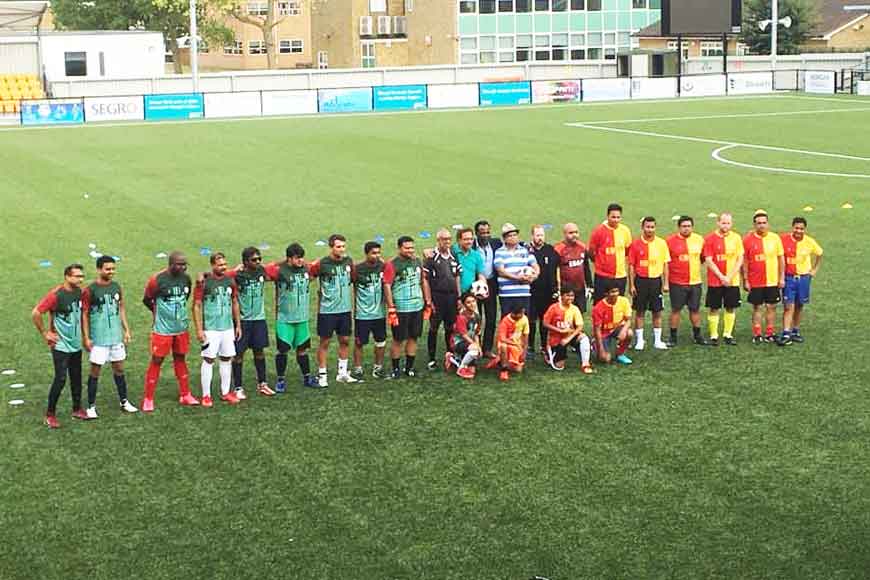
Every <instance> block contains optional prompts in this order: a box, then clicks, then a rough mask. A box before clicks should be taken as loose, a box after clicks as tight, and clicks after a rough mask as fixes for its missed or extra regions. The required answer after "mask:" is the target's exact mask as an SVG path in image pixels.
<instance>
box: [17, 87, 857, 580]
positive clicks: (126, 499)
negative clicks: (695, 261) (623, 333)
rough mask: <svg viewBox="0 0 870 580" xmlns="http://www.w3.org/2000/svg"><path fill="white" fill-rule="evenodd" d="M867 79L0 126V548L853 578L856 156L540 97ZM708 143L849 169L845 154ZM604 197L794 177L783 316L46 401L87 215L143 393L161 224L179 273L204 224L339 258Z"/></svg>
mask: <svg viewBox="0 0 870 580" xmlns="http://www.w3.org/2000/svg"><path fill="white" fill-rule="evenodd" d="M868 106H870V101H866V100H863V101H861V100H854V99H842V100H836V101H831V100H806V99H797V98H794V97H782V98H766V99H731V100H705V101H679V102H667V103H631V104H607V105H594V106H593V105H581V106H561V107H532V108H524V109H515V110H501V111H466V112H441V113H426V114H400V115H392V116H349V117H348V116H335V117H325V118H302V119H281V120H278V119H274V120H268V121H243V122H214V123H212V122H208V123H191V124H165V125H150V126H148V125H146V126H128V127H97V128H93V127H89V128H77V129H60V130H55V129H46V130H29V131H8V132H7V131H0V168H2V173H0V203H2V206H3V208H4V210H3V216H4V218H5V219H4V220H3V227H2V229H0V246H2V247H3V248H4V250H3V254H2V261H0V265H2V266H3V267H4V269H5V270H6V272H7V274H6V283H5V284H4V286H3V288H2V290H0V312H2V313H3V319H2V321H3V332H2V334H0V367H4V368H5V367H12V368H15V369H17V370H18V374H17V375H16V376H15V377H11V378H14V381H12V380H11V378H10V377H0V438H2V440H3V443H4V450H3V453H2V454H0V530H2V549H0V578H2V579H3V580H5V579H7V578H9V579H18V578H22V579H23V578H28V579H29V578H36V577H39V578H46V579H48V578H78V577H81V578H84V577H88V578H100V579H102V578H106V579H116V578H148V579H152V578H183V577H188V578H247V577H250V578H266V577H278V578H298V579H327V578H329V579H339V578H340V579H403V580H404V579H409V580H411V579H413V580H419V579H439V580H441V579H468V578H474V579H493V580H496V579H498V580H503V579H509V578H511V579H512V578H516V579H526V578H529V577H531V576H533V575H535V574H540V575H543V576H546V577H549V578H552V579H553V580H557V579H558V580H566V579H576V578H648V577H668V578H670V577H678V578H713V577H722V578H760V577H765V578H824V579H829V578H863V577H866V574H867V570H868V569H870V558H868V557H867V555H866V553H865V552H864V551H863V549H862V546H863V545H865V544H866V538H867V535H866V534H867V530H868V529H870V499H868V498H870V478H868V476H867V475H868V470H867V467H866V465H867V456H868V451H870V448H868V447H870V446H868V441H870V419H868V416H870V413H868V411H870V404H868V398H867V388H866V385H867V384H868V383H870V372H868V364H867V362H866V359H865V358H864V357H865V356H866V354H865V352H864V351H865V348H864V347H863V343H864V340H863V337H864V335H865V326H866V324H865V322H866V314H865V313H866V312H867V309H868V306H870V300H868V284H867V281H866V276H865V273H864V270H866V264H867V262H866V251H865V245H866V244H865V243H864V241H863V239H862V233H863V230H864V229H866V224H867V223H868V218H870V211H868V201H870V200H868V195H867V192H868V189H870V181H868V180H866V179H843V178H831V177H818V176H808V175H785V174H777V173H770V172H762V171H755V170H748V169H739V168H736V167H731V166H727V165H723V164H720V163H718V162H716V161H714V160H712V159H711V158H710V151H711V150H712V149H713V148H715V146H714V145H708V144H703V143H693V142H687V141H678V140H665V139H661V138H654V137H645V136H640V135H629V134H616V133H610V132H603V131H593V130H590V129H583V128H577V127H568V126H565V123H571V122H578V121H602V120H620V119H644V118H662V117H675V116H707V115H739V114H745V113H779V112H787V111H829V110H831V109H854V108H862V107H863V108H867V107H868ZM868 124H870V112H868V111H852V112H833V113H831V112H818V113H810V114H799V115H792V116H756V117H736V118H720V119H707V120H685V121H658V122H644V123H631V124H618V125H613V126H614V127H621V128H627V129H631V130H643V131H653V132H659V133H669V134H679V135H684V136H694V137H702V138H709V139H716V140H723V141H739V142H743V143H753V144H765V145H773V146H778V147H786V148H797V149H808V150H813V151H823V152H835V153H845V154H850V155H853V156H860V157H870V141H868V140H867V139H866V136H865V135H864V133H865V132H866V131H864V129H862V128H865V127H867V126H868ZM727 157H728V158H729V159H734V160H737V161H742V162H747V163H755V164H759V165H773V166H779V167H790V168H796V169H809V170H812V171H833V172H838V171H839V172H853V173H864V174H870V163H868V162H860V161H848V160H840V159H825V158H818V157H807V156H800V155H795V154H790V153H782V152H769V151H758V150H749V149H737V150H732V151H729V152H727ZM85 192H87V193H89V198H88V199H85V198H84V197H83V194H84V193H85ZM613 200H619V201H620V202H621V203H623V205H624V206H625V208H626V212H625V219H626V223H628V224H630V225H631V226H632V228H633V229H634V230H635V231H636V230H637V227H636V224H637V223H638V221H639V220H640V218H641V217H642V216H644V215H646V214H652V215H655V216H657V217H658V218H659V223H660V227H661V228H662V229H664V230H665V231H668V230H670V228H671V222H670V220H669V218H670V216H672V215H674V214H677V213H689V214H692V215H694V216H696V218H697V219H698V222H699V223H698V229H699V230H701V231H702V232H705V231H707V230H709V229H710V228H711V227H712V220H709V219H708V218H707V217H705V216H706V215H707V214H708V213H709V212H711V211H724V210H731V211H732V212H733V213H734V214H735V220H736V224H737V226H738V229H739V230H746V229H748V227H749V225H750V220H751V214H752V212H753V210H755V209H756V208H758V207H764V208H766V209H767V210H768V211H769V212H770V214H771V216H772V224H773V226H774V227H775V228H776V229H778V230H780V229H784V228H787V227H788V224H789V223H790V218H791V217H792V216H794V215H798V214H802V213H804V212H803V210H802V208H803V207H804V206H806V205H810V206H813V207H814V208H815V209H814V211H813V212H812V213H807V214H806V215H807V217H808V218H809V220H810V232H811V233H812V234H814V235H815V236H816V237H817V239H818V240H819V241H820V242H821V243H822V244H823V246H824V247H825V249H826V258H825V264H824V266H823V268H822V271H821V273H820V276H819V277H818V279H817V280H816V281H815V283H814V288H813V290H814V295H813V303H812V304H811V305H810V306H809V308H808V311H807V315H806V317H805V321H804V323H803V325H802V326H803V330H804V333H805V335H806V336H807V339H808V342H807V343H806V344H804V345H802V346H795V347H793V348H789V349H776V348H774V347H756V348H752V347H751V346H750V345H749V343H748V342H749V341H748V340H747V338H748V335H749V309H748V308H746V307H744V308H742V309H741V310H740V312H739V315H738V330H737V333H738V339H740V340H741V344H740V346H739V347H737V348H736V349H725V348H720V349H718V350H712V349H709V350H698V349H695V348H691V347H689V346H683V347H680V348H678V349H676V350H673V351H671V352H667V353H653V352H646V353H642V354H640V355H639V356H637V357H636V364H635V365H633V366H632V367H630V368H603V367H599V373H598V374H597V375H595V376H593V377H582V376H580V374H579V372H576V371H569V372H565V373H562V374H559V375H556V374H554V373H552V372H549V371H548V370H547V369H545V368H544V367H543V365H542V364H541V363H540V362H536V363H534V364H532V365H531V368H530V369H529V370H528V372H527V373H526V375H525V376H524V377H523V378H521V379H517V380H512V381H511V382H510V383H508V384H507V385H502V384H500V383H498V382H497V381H496V380H494V378H493V377H492V376H483V377H480V378H479V379H478V380H476V381H475V382H473V383H461V382H460V381H459V380H458V379H456V378H453V377H445V376H444V375H442V374H433V375H428V376H423V377H421V378H420V379H419V380H416V381H403V382H401V383H400V384H385V383H372V382H368V383H366V384H365V385H362V386H354V387H345V386H335V387H332V388H330V389H329V391H328V392H326V393H314V392H303V391H302V389H301V388H294V389H293V390H292V391H291V393H289V394H288V395H285V396H284V397H281V398H280V399H277V400H263V399H258V398H253V399H252V400H250V401H248V402H247V403H245V404H244V405H242V406H240V407H239V408H225V407H221V408H216V409H213V410H211V411H206V410H203V409H183V408H179V407H178V406H177V405H176V404H174V403H173V396H174V393H175V384H174V377H173V376H172V372H171V369H170V368H169V367H168V365H167V367H166V368H164V372H163V376H162V379H161V384H160V387H159V389H158V397H157V405H158V410H157V412H156V413H154V414H153V415H152V416H144V415H137V416H121V415H120V413H119V412H118V411H117V408H116V401H115V396H114V392H113V391H114V387H113V385H112V383H111V379H110V378H109V376H108V371H107V374H106V375H105V376H104V378H103V380H102V381H101V391H100V395H99V401H98V405H99V407H100V408H101V410H102V415H103V418H102V419H100V420H99V421H97V422H92V423H88V424H81V423H73V422H72V421H71V420H70V419H69V399H68V395H66V392H65V393H64V396H63V397H62V399H61V405H60V417H59V418H60V420H61V421H62V423H63V429H61V430H60V431H58V432H49V431H48V430H46V429H45V428H44V427H43V426H42V425H41V417H42V413H43V410H44V404H45V403H44V401H45V397H46V394H47V388H48V387H47V385H48V383H49V382H50V360H49V357H48V355H47V352H46V350H45V348H44V347H43V346H42V344H41V341H40V339H39V337H38V336H37V334H36V332H35V331H34V330H33V328H32V326H31V324H30V321H29V313H30V309H31V308H32V306H33V304H34V303H35V302H36V301H37V299H38V298H39V297H40V296H41V295H42V294H43V293H44V292H45V291H46V290H47V289H48V288H49V287H50V286H52V285H53V284H55V283H58V282H59V281H60V279H61V268H62V265H64V264H66V263H69V262H72V261H84V262H86V263H87V264H88V275H89V276H90V275H91V274H92V273H93V268H92V267H91V262H92V260H90V259H89V258H88V257H87V253H88V243H90V242H94V243H96V244H97V245H98V247H99V249H100V250H101V251H105V252H107V253H113V254H117V255H120V256H121V257H122V261H121V262H120V264H119V266H120V268H119V274H118V280H119V281H120V282H121V284H122V285H124V287H125V288H126V291H127V297H128V311H129V313H130V318H131V324H132V327H133V330H134V343H133V345H132V346H131V349H130V361H129V365H128V377H129V381H130V384H131V390H132V392H133V393H134V394H135V395H136V398H137V399H138V397H139V394H140V393H141V384H142V376H143V372H144V368H145V363H146V361H147V357H148V346H147V337H148V330H149V329H148V313H147V312H146V311H145V309H144V308H143V307H142V306H141V305H139V304H138V297H139V295H140V293H141V289H142V287H143V285H144V283H145V280H146V279H147V277H148V275H149V274H151V273H152V272H154V271H156V270H158V269H159V268H161V267H162V266H163V261H162V260H158V259H156V258H155V257H154V255H155V254H156V253H157V252H161V251H169V250H171V249H176V248H178V249H182V250H185V251H186V252H188V254H189V256H190V259H191V262H192V265H193V270H195V271H197V270H202V269H205V268H206V266H207V259H206V258H204V257H200V256H199V254H198V250H199V248H200V247H202V246H209V247H211V248H213V249H215V250H218V249H219V250H223V251H226V252H227V253H229V254H231V255H233V256H236V255H238V253H239V251H240V249H241V248H242V247H243V246H246V245H248V244H251V243H255V244H256V243H261V242H266V243H268V244H270V245H271V249H270V250H268V251H266V252H265V255H266V257H267V258H271V259H274V258H278V257H279V256H280V255H281V253H282V249H283V247H284V246H285V245H286V244H287V243H289V242H291V241H294V240H298V241H301V242H302V243H303V244H304V245H305V246H306V249H307V251H308V255H309V256H310V257H316V256H317V255H319V254H320V253H321V250H323V248H318V247H316V246H315V245H314V242H315V241H316V240H318V239H324V238H326V237H327V236H328V235H329V234H330V233H332V232H334V231H339V232H342V233H345V234H346V235H347V236H348V238H349V242H350V248H351V250H352V255H353V256H354V257H355V258H360V256H361V247H362V244H363V243H364V242H365V241H367V240H368V239H371V238H372V237H374V236H375V235H376V234H383V235H384V236H385V237H386V238H387V240H388V247H390V246H389V243H390V242H391V241H392V240H394V239H395V237H396V236H397V235H399V234H403V233H410V234H412V235H414V234H416V233H417V232H420V231H421V230H429V231H432V232H434V231H435V230H436V229H437V228H438V227H439V226H443V225H446V226H449V225H451V224H455V223H464V224H469V223H472V222H473V221H475V220H476V219H478V218H480V217H486V218H488V219H489V220H490V221H491V222H492V223H493V224H497V225H498V224H501V223H502V222H503V221H507V220H510V221H512V222H514V223H516V224H517V225H519V226H520V227H521V228H522V229H523V231H526V230H527V228H528V227H529V226H530V225H531V224H533V223H551V224H555V226H556V227H555V229H553V230H551V232H550V235H551V236H552V237H555V236H557V235H558V234H557V232H558V228H559V226H560V224H562V223H564V222H565V221H568V220H571V221H576V222H578V223H579V224H580V227H581V230H582V233H583V234H584V235H588V232H589V230H590V229H591V228H592V227H593V226H594V225H595V224H596V223H598V222H599V221H600V220H601V219H603V213H604V208H605V206H606V204H607V203H609V202H610V201H613ZM847 201H848V202H851V203H853V204H854V206H855V207H854V209H852V210H844V209H841V208H840V206H841V204H842V203H844V202H847ZM43 259H48V260H51V261H52V262H53V266H52V267H50V268H40V267H38V263H39V261H40V260H43ZM687 330H688V329H687V328H684V330H683V338H684V340H685V336H686V334H687ZM190 363H191V369H192V371H193V373H192V374H193V375H194V376H196V375H197V372H196V371H197V369H198V360H197V359H196V357H191V359H190ZM421 364H422V363H418V366H419V365H421ZM251 367H252V365H251V363H250V359H248V362H247V364H246V369H245V370H246V375H247V376H248V377H252V373H253V369H252V368H251ZM290 371H291V372H295V368H294V365H293V364H292V361H291V365H290ZM269 372H270V379H271V378H272V377H273V373H274V367H273V364H272V362H271V360H270V362H269ZM11 382H24V383H26V384H27V386H26V388H25V389H23V390H10V389H8V388H6V385H8V384H9V383H11ZM194 382H195V380H194ZM249 384H250V383H249ZM197 390H198V389H195V391H197ZM14 398H22V399H24V400H25V404H24V405H22V406H20V407H10V406H9V405H8V404H7V402H8V401H9V400H11V399H14Z"/></svg>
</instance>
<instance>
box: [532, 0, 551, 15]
mask: <svg viewBox="0 0 870 580" xmlns="http://www.w3.org/2000/svg"><path fill="white" fill-rule="evenodd" d="M549 10H550V0H535V12H547V11H549Z"/></svg>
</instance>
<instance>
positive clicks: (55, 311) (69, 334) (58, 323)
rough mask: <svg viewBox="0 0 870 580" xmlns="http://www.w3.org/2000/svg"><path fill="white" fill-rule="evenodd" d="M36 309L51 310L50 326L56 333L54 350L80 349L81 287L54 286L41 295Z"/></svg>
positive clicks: (74, 350)
mask: <svg viewBox="0 0 870 580" xmlns="http://www.w3.org/2000/svg"><path fill="white" fill-rule="evenodd" d="M36 309H37V310H38V311H39V312H40V313H43V314H44V313H46V312H51V321H52V326H53V327H54V332H55V333H57V336H58V340H57V344H55V345H54V350H59V351H60V352H78V351H80V350H81V349H82V289H81V288H74V289H73V290H67V289H66V288H64V287H63V286H55V287H54V288H52V289H51V290H50V291H49V292H48V294H46V295H45V296H43V298H42V300H40V301H39V304H37V305H36Z"/></svg>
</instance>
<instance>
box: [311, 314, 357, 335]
mask: <svg viewBox="0 0 870 580" xmlns="http://www.w3.org/2000/svg"><path fill="white" fill-rule="evenodd" d="M333 334H337V335H338V336H350V334H351V317H350V312H342V313H341V314H318V315H317V336H319V337H320V338H331V337H332V335H333Z"/></svg>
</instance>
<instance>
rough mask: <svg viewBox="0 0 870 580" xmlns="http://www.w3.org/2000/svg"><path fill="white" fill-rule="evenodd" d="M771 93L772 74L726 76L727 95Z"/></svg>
mask: <svg viewBox="0 0 870 580" xmlns="http://www.w3.org/2000/svg"><path fill="white" fill-rule="evenodd" d="M772 92H773V73H769V72H747V73H730V74H729V75H728V94H729V95H757V94H761V93H772Z"/></svg>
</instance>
